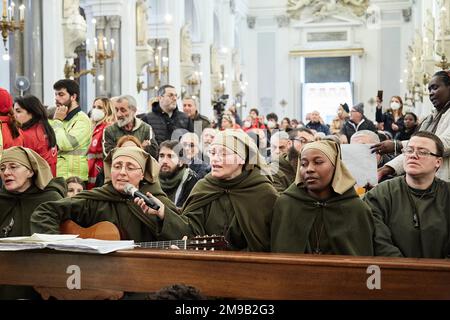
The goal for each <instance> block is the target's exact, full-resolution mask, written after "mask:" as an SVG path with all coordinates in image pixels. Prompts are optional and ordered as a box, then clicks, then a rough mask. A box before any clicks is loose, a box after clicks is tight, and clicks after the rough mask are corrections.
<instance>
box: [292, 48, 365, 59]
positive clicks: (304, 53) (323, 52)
mask: <svg viewBox="0 0 450 320" xmlns="http://www.w3.org/2000/svg"><path fill="white" fill-rule="evenodd" d="M353 55H356V56H360V57H361V56H363V55H364V48H348V49H319V50H292V51H290V52H289V56H291V57H307V58H317V57H347V56H353Z"/></svg>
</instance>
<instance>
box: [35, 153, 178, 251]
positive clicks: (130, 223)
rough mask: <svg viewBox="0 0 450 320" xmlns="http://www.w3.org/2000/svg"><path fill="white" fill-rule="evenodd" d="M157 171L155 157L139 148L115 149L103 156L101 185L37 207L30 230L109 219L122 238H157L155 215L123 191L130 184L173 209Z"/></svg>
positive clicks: (56, 230) (50, 229) (51, 230)
mask: <svg viewBox="0 0 450 320" xmlns="http://www.w3.org/2000/svg"><path fill="white" fill-rule="evenodd" d="M158 170H159V165H158V163H157V162H156V160H155V159H153V158H152V157H151V156H150V155H149V154H148V153H146V152H145V151H144V150H142V149H141V148H139V147H121V148H117V149H115V150H113V151H112V152H111V153H110V155H109V156H108V157H107V158H106V159H105V181H106V184H105V185H104V186H102V187H100V188H94V189H92V190H88V191H83V192H80V193H79V194H77V195H76V196H75V197H72V198H66V199H63V200H60V201H55V202H50V203H46V204H43V205H41V206H39V207H38V208H37V209H36V210H35V212H34V214H33V216H32V217H31V230H32V231H34V232H39V233H59V226H60V224H61V223H62V222H64V221H65V220H69V219H70V220H73V221H74V222H76V223H77V224H79V225H80V226H82V227H90V226H92V225H94V224H96V223H97V222H101V221H109V222H112V223H113V224H115V225H116V226H117V227H118V228H119V231H120V233H121V238H122V239H123V240H135V241H137V242H144V241H154V240H158V238H157V235H156V234H157V221H156V218H155V217H154V216H150V215H148V214H145V213H144V212H143V211H142V210H141V208H140V207H139V206H138V205H136V204H135V203H134V201H133V200H134V199H133V198H132V197H131V196H129V195H127V194H126V193H125V192H124V187H125V185H126V184H127V183H130V184H132V185H133V186H134V187H136V188H138V189H139V190H140V191H141V192H143V193H146V192H150V193H151V194H152V195H153V196H154V197H156V198H157V199H159V201H160V202H161V203H164V207H165V210H176V207H175V205H174V204H173V203H172V201H170V199H169V198H167V196H166V194H165V193H164V192H163V191H162V189H161V186H160V184H159V180H158Z"/></svg>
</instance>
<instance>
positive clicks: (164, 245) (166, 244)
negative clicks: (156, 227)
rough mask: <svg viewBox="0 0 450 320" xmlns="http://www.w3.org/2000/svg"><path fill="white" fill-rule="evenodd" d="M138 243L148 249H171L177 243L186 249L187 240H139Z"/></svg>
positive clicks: (179, 246)
mask: <svg viewBox="0 0 450 320" xmlns="http://www.w3.org/2000/svg"><path fill="white" fill-rule="evenodd" d="M136 245H137V246H138V247H141V248H147V249H169V248H170V246H172V245H175V246H177V247H178V248H180V249H186V240H170V241H152V242H139V243H136Z"/></svg>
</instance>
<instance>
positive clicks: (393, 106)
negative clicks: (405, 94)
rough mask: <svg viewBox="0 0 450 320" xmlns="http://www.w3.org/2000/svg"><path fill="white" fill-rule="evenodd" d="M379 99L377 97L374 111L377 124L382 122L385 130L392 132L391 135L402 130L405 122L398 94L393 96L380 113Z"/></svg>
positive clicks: (401, 102)
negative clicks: (387, 105)
mask: <svg viewBox="0 0 450 320" xmlns="http://www.w3.org/2000/svg"><path fill="white" fill-rule="evenodd" d="M382 109H383V108H382V106H381V100H380V98H379V97H377V110H376V113H375V119H376V121H377V122H378V124H380V123H382V125H383V128H384V130H385V131H388V132H390V133H391V134H392V136H393V137H395V135H396V134H397V133H398V132H400V131H402V130H403V128H404V126H405V123H404V116H403V101H402V98H401V97H399V96H393V97H392V98H391V102H390V105H389V108H388V110H387V111H386V112H385V113H382Z"/></svg>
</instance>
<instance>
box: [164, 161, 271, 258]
mask: <svg viewBox="0 0 450 320" xmlns="http://www.w3.org/2000/svg"><path fill="white" fill-rule="evenodd" d="M277 198H278V194H277V192H276V190H275V189H274V188H273V186H272V183H271V181H270V180H269V179H268V178H267V177H266V176H264V175H262V174H261V173H260V171H259V170H258V169H254V170H252V171H250V172H248V171H244V172H243V173H242V174H241V175H240V176H238V177H236V178H234V179H232V180H229V181H224V180H219V179H215V178H214V177H213V176H212V175H211V174H208V175H207V176H206V177H205V178H204V179H201V180H199V181H198V182H197V184H196V185H195V187H194V188H193V189H192V191H191V194H190V195H189V197H188V199H187V200H186V203H185V205H184V207H183V214H182V215H181V216H179V215H176V214H173V213H169V214H167V215H166V216H165V218H164V220H163V222H162V225H161V233H160V235H161V237H162V238H167V239H179V238H181V237H183V236H184V235H188V236H189V235H213V234H216V235H224V236H225V237H226V238H227V239H228V241H229V242H230V245H231V246H232V248H234V249H239V250H249V251H268V250H269V246H270V223H271V220H272V207H273V205H274V203H275V201H276V199H277Z"/></svg>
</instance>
